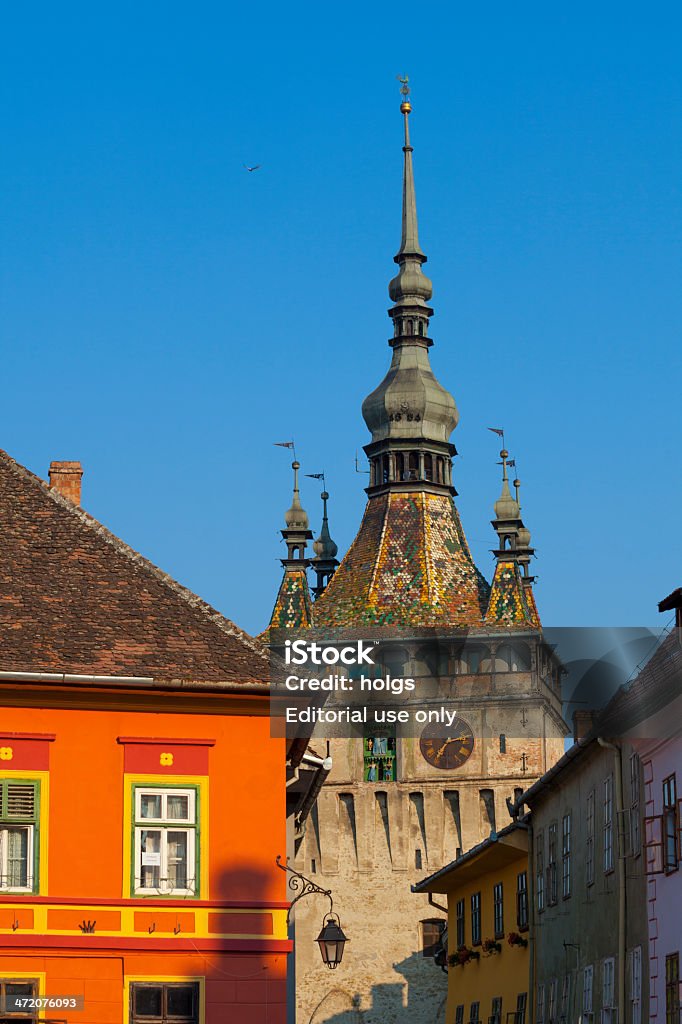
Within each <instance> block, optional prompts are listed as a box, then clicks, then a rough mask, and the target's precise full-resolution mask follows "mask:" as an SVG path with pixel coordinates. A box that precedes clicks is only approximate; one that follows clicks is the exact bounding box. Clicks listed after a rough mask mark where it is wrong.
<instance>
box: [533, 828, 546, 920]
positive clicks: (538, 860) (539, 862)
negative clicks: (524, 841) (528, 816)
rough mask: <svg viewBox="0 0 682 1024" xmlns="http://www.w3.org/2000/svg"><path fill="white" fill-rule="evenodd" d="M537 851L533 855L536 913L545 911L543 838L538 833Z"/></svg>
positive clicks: (541, 834) (541, 833) (540, 833)
mask: <svg viewBox="0 0 682 1024" xmlns="http://www.w3.org/2000/svg"><path fill="white" fill-rule="evenodd" d="M537 843H538V849H537V853H536V855H535V872H536V888H537V893H538V912H539V913H542V911H543V910H544V909H545V836H544V833H543V832H538V837H537Z"/></svg>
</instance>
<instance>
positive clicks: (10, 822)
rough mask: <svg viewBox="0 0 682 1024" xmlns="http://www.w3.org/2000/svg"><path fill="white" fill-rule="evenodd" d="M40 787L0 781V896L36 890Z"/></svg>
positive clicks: (25, 783)
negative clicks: (8, 892)
mask: <svg viewBox="0 0 682 1024" xmlns="http://www.w3.org/2000/svg"><path fill="white" fill-rule="evenodd" d="M39 795H40V784H39V783H38V782H30V781H24V780H23V779H0V892H2V891H7V890H10V891H13V892H33V891H35V890H37V887H38V886H37V882H38V879H37V871H36V866H37V864H36V862H37V850H38V821H39V818H38V815H39V810H40V808H39V805H40V800H39Z"/></svg>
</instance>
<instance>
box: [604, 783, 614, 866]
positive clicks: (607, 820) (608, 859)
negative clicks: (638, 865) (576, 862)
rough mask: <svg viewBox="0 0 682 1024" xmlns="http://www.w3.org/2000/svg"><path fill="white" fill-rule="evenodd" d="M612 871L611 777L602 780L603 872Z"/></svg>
mask: <svg viewBox="0 0 682 1024" xmlns="http://www.w3.org/2000/svg"><path fill="white" fill-rule="evenodd" d="M609 871H613V775H608V776H607V777H606V778H605V779H604V872H605V873H608V872H609Z"/></svg>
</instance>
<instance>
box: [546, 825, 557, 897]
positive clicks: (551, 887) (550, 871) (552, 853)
mask: <svg viewBox="0 0 682 1024" xmlns="http://www.w3.org/2000/svg"><path fill="white" fill-rule="evenodd" d="M547 857H548V862H547V905H548V906H550V907H553V906H554V904H555V903H556V901H557V825H556V822H554V824H552V825H550V826H549V828H548V830H547Z"/></svg>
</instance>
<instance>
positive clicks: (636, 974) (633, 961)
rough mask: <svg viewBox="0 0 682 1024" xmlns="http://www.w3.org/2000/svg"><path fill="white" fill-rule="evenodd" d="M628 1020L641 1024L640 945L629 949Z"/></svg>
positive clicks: (633, 1023)
mask: <svg viewBox="0 0 682 1024" xmlns="http://www.w3.org/2000/svg"><path fill="white" fill-rule="evenodd" d="M630 1020H631V1022H632V1024H642V947H641V946H635V948H634V949H632V950H630Z"/></svg>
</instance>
